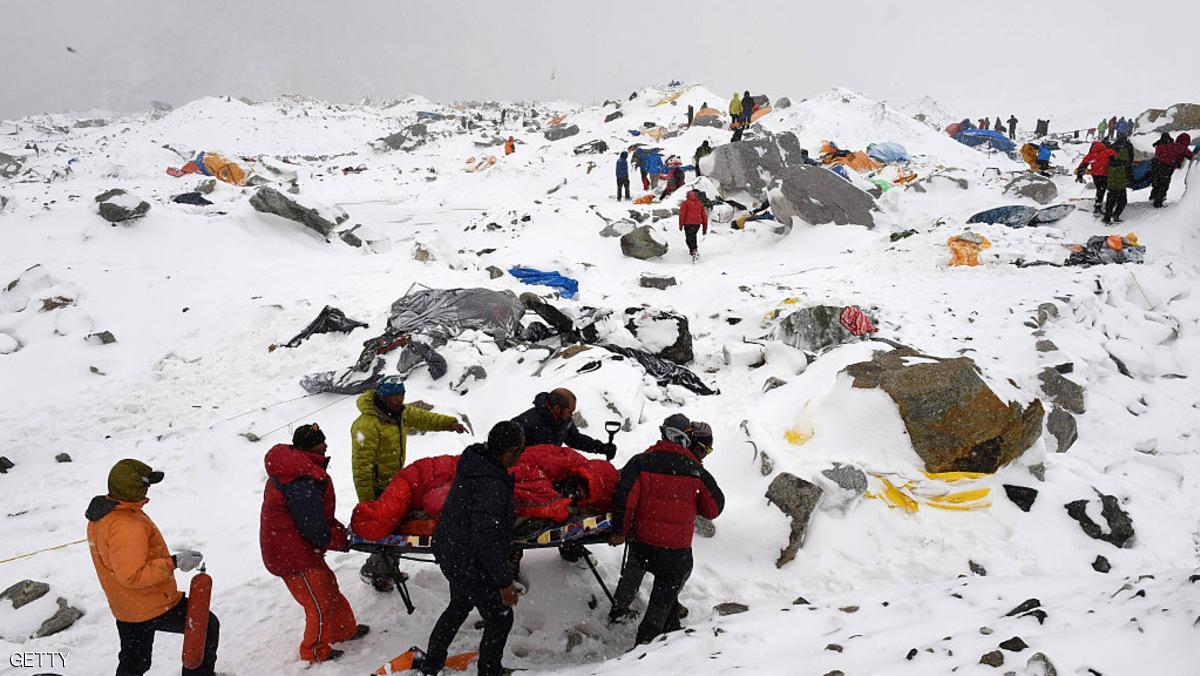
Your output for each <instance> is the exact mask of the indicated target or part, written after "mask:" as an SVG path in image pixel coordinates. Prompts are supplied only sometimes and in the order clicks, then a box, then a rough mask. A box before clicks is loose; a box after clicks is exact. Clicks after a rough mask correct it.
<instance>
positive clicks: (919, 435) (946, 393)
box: [845, 347, 1044, 473]
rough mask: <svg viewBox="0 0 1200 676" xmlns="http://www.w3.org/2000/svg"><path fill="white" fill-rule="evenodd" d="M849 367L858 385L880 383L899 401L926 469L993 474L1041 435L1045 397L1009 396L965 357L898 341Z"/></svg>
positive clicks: (913, 442)
mask: <svg viewBox="0 0 1200 676" xmlns="http://www.w3.org/2000/svg"><path fill="white" fill-rule="evenodd" d="M845 372H846V373H847V374H849V375H850V376H851V377H852V378H853V379H854V382H853V386H854V387H856V388H874V387H878V388H880V389H882V390H883V391H884V392H887V394H888V395H889V396H890V397H891V398H892V400H893V401H895V402H896V405H897V406H898V407H899V409H900V418H901V420H902V421H903V422H904V428H905V430H907V431H908V436H909V440H910V441H911V442H912V446H913V450H914V451H916V453H917V455H918V456H920V458H921V460H922V461H924V462H925V469H926V470H927V471H929V472H952V471H958V472H987V473H994V472H995V471H996V470H998V469H999V468H1000V467H1003V466H1004V465H1006V464H1008V463H1010V462H1012V461H1013V460H1014V459H1016V458H1017V457H1018V456H1019V455H1021V454H1022V453H1024V452H1025V451H1026V450H1027V449H1028V448H1029V447H1030V446H1032V445H1033V444H1034V442H1035V441H1037V439H1038V437H1040V436H1041V434H1042V418H1043V417H1044V410H1043V409H1042V402H1041V401H1040V400H1037V399H1035V400H1034V401H1033V402H1032V403H1030V404H1029V405H1028V406H1025V407H1022V406H1021V405H1020V404H1018V403H1017V402H1013V401H1010V402H1007V403H1006V402H1004V401H1003V400H1001V399H1000V398H999V397H998V396H996V393H995V392H993V391H992V390H991V388H989V387H988V386H987V383H985V382H984V381H983V379H982V378H981V377H980V376H979V369H978V368H977V367H976V366H975V362H973V361H971V360H970V359H969V358H967V357H957V358H953V359H944V358H940V357H931V356H929V355H926V354H921V353H920V352H917V351H916V350H913V349H911V348H908V347H899V348H896V349H893V350H888V351H883V352H877V353H875V355H874V357H873V358H872V359H871V361H868V362H859V363H857V364H851V365H850V366H848V367H846V369H845Z"/></svg>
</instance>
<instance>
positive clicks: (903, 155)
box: [867, 142, 910, 164]
mask: <svg viewBox="0 0 1200 676" xmlns="http://www.w3.org/2000/svg"><path fill="white" fill-rule="evenodd" d="M867 155H868V156H869V157H871V158H872V159H874V160H878V161H879V162H882V163H884V164H891V163H892V162H907V161H909V159H910V158H909V156H908V151H907V150H905V148H904V146H902V145H900V144H899V143H890V142H885V143H872V144H870V145H868V146H867Z"/></svg>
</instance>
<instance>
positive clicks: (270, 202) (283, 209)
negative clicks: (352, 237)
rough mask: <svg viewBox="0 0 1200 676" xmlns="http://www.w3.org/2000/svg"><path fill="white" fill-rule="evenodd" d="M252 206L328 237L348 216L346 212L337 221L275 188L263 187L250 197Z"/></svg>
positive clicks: (256, 209)
mask: <svg viewBox="0 0 1200 676" xmlns="http://www.w3.org/2000/svg"><path fill="white" fill-rule="evenodd" d="M250 206H252V207H254V209H255V211H259V212H261V213H264V214H274V215H276V216H280V217H282V218H286V219H288V220H289V221H295V222H296V223H300V224H301V225H304V226H305V227H308V228H310V229H312V230H315V231H316V232H318V233H319V234H320V235H321V236H322V237H328V236H329V233H331V232H333V230H334V228H336V227H337V226H339V225H341V224H342V222H344V221H345V220H346V219H347V218H348V216H346V215H345V214H344V213H342V214H339V215H338V216H337V217H336V219H335V220H336V222H335V221H331V220H329V219H328V218H326V217H324V216H322V215H321V214H320V212H318V211H317V210H316V209H311V208H309V207H305V206H302V205H300V204H299V203H297V202H296V201H295V200H293V199H292V198H290V197H288V196H287V195H284V194H283V193H281V192H279V191H278V190H276V189H274V188H268V187H262V188H259V189H258V192H256V193H254V196H253V197H251V198H250Z"/></svg>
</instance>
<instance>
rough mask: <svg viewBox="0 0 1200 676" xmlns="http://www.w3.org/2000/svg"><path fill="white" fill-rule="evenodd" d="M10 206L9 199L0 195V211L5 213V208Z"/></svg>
mask: <svg viewBox="0 0 1200 676" xmlns="http://www.w3.org/2000/svg"><path fill="white" fill-rule="evenodd" d="M6 206H8V198H7V197H5V196H4V195H0V211H4V207H6Z"/></svg>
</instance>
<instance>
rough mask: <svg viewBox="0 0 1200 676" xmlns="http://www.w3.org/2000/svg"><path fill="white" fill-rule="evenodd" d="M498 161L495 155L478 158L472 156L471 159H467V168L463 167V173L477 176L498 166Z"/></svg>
mask: <svg viewBox="0 0 1200 676" xmlns="http://www.w3.org/2000/svg"><path fill="white" fill-rule="evenodd" d="M496 161H497V160H496V156H495V155H484V156H482V157H478V158H476V157H475V156H474V155H472V156H471V157H468V158H467V162H466V166H465V167H463V171H465V172H467V173H468V174H475V173H478V172H480V171H483V170H484V169H491V168H492V167H494V166H496Z"/></svg>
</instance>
